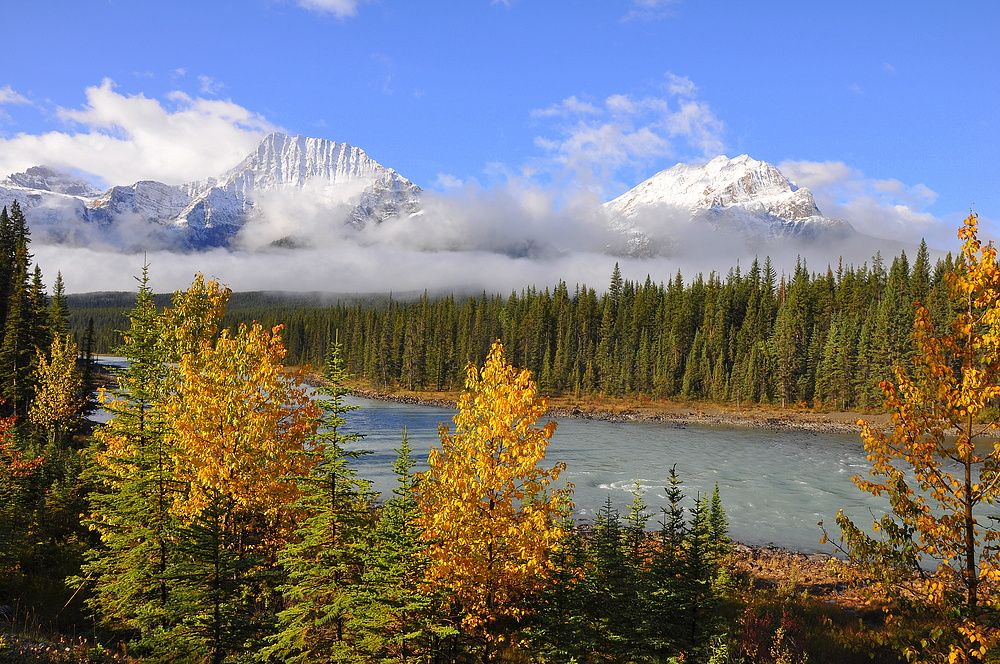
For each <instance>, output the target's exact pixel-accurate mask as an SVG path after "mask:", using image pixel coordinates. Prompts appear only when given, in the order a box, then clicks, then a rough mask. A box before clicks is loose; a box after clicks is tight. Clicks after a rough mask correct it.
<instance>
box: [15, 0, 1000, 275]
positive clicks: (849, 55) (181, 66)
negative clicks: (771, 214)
mask: <svg viewBox="0 0 1000 664" xmlns="http://www.w3.org/2000/svg"><path fill="white" fill-rule="evenodd" d="M0 17H2V18H3V19H4V20H3V23H4V25H6V26H8V29H7V30H5V32H4V39H3V42H4V51H5V53H6V54H7V56H6V58H5V66H4V68H3V70H2V72H0V176H3V175H6V174H9V173H13V172H17V171H21V170H24V169H25V168H27V167H29V166H32V165H37V164H43V163H44V164H49V165H54V166H63V167H72V168H76V169H79V170H81V171H83V172H85V173H86V174H88V177H90V178H91V179H92V180H93V181H94V182H95V183H97V184H101V185H105V186H106V185H111V184H130V183H132V182H134V181H137V180H140V179H155V180H160V181H163V182H168V183H178V184H179V183H182V182H186V181H191V180H196V179H201V178H204V177H208V176H212V175H218V174H219V173H221V172H223V171H225V170H226V169H228V168H230V167H232V166H233V165H234V164H235V163H237V162H238V161H239V160H240V159H241V158H242V157H243V156H245V155H246V154H247V153H248V152H250V150H252V149H253V147H254V146H255V145H256V144H257V142H258V141H259V140H260V139H261V137H263V136H264V135H265V134H266V133H268V132H270V131H274V130H280V131H285V132H287V133H290V134H303V135H306V136H312V137H319V138H326V139H330V140H334V141H340V142H346V143H349V144H351V145H354V146H357V147H360V148H362V149H364V150H365V151H366V152H367V153H368V155H369V156H371V157H372V158H373V159H375V160H376V161H378V162H379V163H381V164H383V165H384V166H387V167H389V168H392V169H394V170H396V171H397V172H399V173H400V174H402V175H403V176H404V177H407V178H409V179H410V180H412V181H413V182H415V183H416V184H418V185H419V186H420V187H422V188H424V189H425V190H427V191H429V192H431V194H430V195H431V196H434V195H437V194H440V195H441V196H452V197H454V199H456V200H474V201H475V202H476V204H475V205H472V206H471V207H470V209H475V210H477V211H478V212H480V213H481V212H482V211H483V210H494V211H495V210H497V209H500V210H501V211H504V212H505V214H506V213H509V217H510V218H513V219H515V220H518V219H520V220H521V222H514V223H512V228H514V229H515V230H516V229H518V228H521V226H523V223H527V222H524V220H525V219H528V220H530V223H531V224H535V225H538V224H547V225H548V228H547V230H546V233H547V234H548V235H551V236H558V235H559V234H560V233H563V234H572V233H575V232H577V229H576V227H574V226H573V225H572V224H571V223H570V222H568V221H567V219H568V218H569V217H570V216H572V211H573V210H575V209H577V206H579V205H581V201H590V202H603V201H607V200H610V199H612V198H614V197H616V196H618V195H620V194H622V193H624V192H625V191H627V190H628V189H629V188H631V187H633V186H635V185H636V184H638V183H640V182H641V181H643V180H644V179H646V178H648V177H650V176H652V175H653V174H655V173H656V172H658V171H660V170H662V169H665V168H669V167H670V166H672V165H674V164H676V163H678V162H686V163H704V162H706V161H708V160H709V159H711V158H712V157H715V156H717V155H720V154H725V155H728V156H730V157H733V156H736V155H739V154H743V153H746V154H749V155H750V156H751V157H753V158H755V159H758V160H762V161H767V162H770V163H773V164H775V165H777V166H778V167H779V168H780V169H781V170H782V172H784V173H785V174H786V175H787V176H788V177H790V178H791V179H792V180H793V181H794V182H796V184H798V185H800V186H808V187H809V188H810V189H811V190H812V191H813V193H814V195H815V197H816V200H817V203H818V205H819V207H820V209H821V210H822V212H823V213H824V214H826V215H827V216H834V217H840V218H844V219H847V220H848V221H849V222H851V223H852V224H853V225H854V226H855V228H857V229H858V230H860V231H862V232H864V233H868V234H870V235H873V236H876V237H883V238H891V239H898V240H904V241H907V242H918V241H919V239H920V238H921V237H926V238H927V239H928V242H929V243H930V244H931V245H932V246H935V247H941V248H944V249H949V248H954V246H957V243H956V241H955V240H954V234H955V229H956V228H957V226H958V225H959V223H960V222H961V220H962V219H963V218H964V217H965V216H967V215H968V213H969V211H970V210H974V211H976V212H977V213H978V214H979V215H980V219H981V222H982V227H983V232H984V234H985V235H986V237H995V236H996V235H997V228H998V227H997V223H998V222H1000V188H998V186H997V183H998V182H1000V160H998V158H997V154H996V152H997V148H998V146H1000V114H998V113H997V108H998V107H1000V40H997V39H996V32H997V29H998V28H1000V3H996V2H991V1H985V0H984V1H981V2H953V3H938V2H922V1H916V2H914V1H913V0H909V1H905V2H903V1H900V2H897V1H894V0H888V1H883V2H870V1H869V2H863V3H862V2H854V1H851V0H844V1H841V2H837V3H812V2H801V1H798V2H791V1H788V2H785V1H781V0H775V1H772V2H767V3H746V2H735V1H728V0H726V1H723V0H572V1H569V0H460V1H447V2H443V1H434V0H428V1H427V2H419V3H418V2H399V1H393V0H238V1H237V0H213V1H212V2H204V1H203V0H200V1H198V2H194V1H189V0H174V1H173V2H170V3H150V2H144V1H140V0H34V1H33V2H18V3H5V6H4V8H3V9H2V10H0ZM497 201H501V202H502V204H501V205H499V208H498V207H497V204H496V203H497ZM470 214H471V213H470ZM483 223H486V222H483ZM489 223H492V224H494V226H491V227H490V228H491V229H495V228H500V227H502V226H503V225H504V223H505V222H504V220H503V219H502V218H498V219H496V220H494V221H492V222H489ZM519 224H520V225H519ZM491 232H492V231H491ZM506 232H510V230H509V229H508V230H507V231H506ZM480 248H481V247H480ZM471 249H473V250H475V249H477V247H471ZM35 250H36V256H38V257H39V258H38V260H39V261H41V257H43V256H44V257H45V258H46V259H47V260H51V261H53V262H65V263H66V264H67V267H66V269H65V270H64V272H69V273H71V274H73V275H74V276H76V277H77V286H76V287H74V286H73V283H72V281H71V278H70V277H67V283H68V284H69V288H70V290H80V289H96V288H95V284H97V285H98V286H99V285H100V283H99V281H98V279H103V280H104V282H105V283H106V284H107V285H108V286H109V287H110V286H112V285H115V284H117V285H120V286H121V287H123V288H130V287H131V283H132V282H131V281H130V280H125V283H121V282H122V280H123V279H122V276H121V274H119V273H115V274H114V275H113V274H112V273H111V272H110V271H109V272H108V273H107V274H105V273H104V272H103V271H102V269H103V268H105V267H106V266H105V265H96V264H95V261H96V262H98V263H99V262H100V260H99V259H97V258H95V257H94V256H93V255H90V254H87V253H86V252H85V251H82V250H81V251H80V252H77V253H76V254H74V255H72V256H70V255H68V254H66V253H60V251H58V250H57V249H56V248H40V247H36V248H35ZM393 251H400V248H399V247H395V248H393V249H392V250H391V251H390V249H386V248H384V247H383V248H380V249H379V251H378V252H377V253H372V254H370V255H367V256H348V257H344V256H339V257H338V260H340V258H344V259H345V260H347V261H348V262H351V261H353V267H352V268H350V269H348V268H347V267H343V269H342V270H341V271H340V272H322V271H319V270H318V269H317V271H316V272H315V273H314V274H311V275H308V276H309V278H303V277H302V276H301V275H299V277H288V279H291V280H292V281H297V282H298V283H299V284H300V285H302V286H304V287H310V288H311V287H313V286H317V287H318V288H319V289H324V290H340V291H345V290H352V289H358V290H373V289H380V288H384V287H395V288H398V287H401V286H403V285H409V286H415V287H417V288H419V287H421V286H422V285H424V284H421V280H420V279H414V278H413V271H415V272H417V273H421V272H427V273H428V274H427V279H426V280H425V282H426V285H424V287H431V288H433V287H442V288H443V287H445V286H446V285H447V284H448V283H450V282H451V283H457V282H463V283H466V285H468V286H470V287H478V286H480V285H483V287H486V286H494V284H495V287H496V288H501V287H507V286H508V285H510V284H517V283H518V281H519V280H520V281H521V282H523V281H524V280H525V279H528V278H531V279H537V280H540V281H541V282H543V283H554V282H555V280H556V279H557V278H565V279H567V280H570V281H572V279H573V278H574V277H577V278H582V279H589V280H590V281H591V282H593V281H594V280H598V279H599V280H600V281H604V280H605V278H606V275H608V274H610V266H609V264H608V260H610V259H601V260H597V259H596V258H595V257H594V256H591V257H590V258H588V257H586V256H583V255H574V256H567V255H564V254H560V255H558V256H556V257H555V258H552V259H551V260H550V261H549V262H550V264H551V265H550V266H549V267H550V268H551V269H543V267H542V266H538V265H528V264H526V263H524V262H521V263H518V262H516V261H513V260H512V259H510V260H507V261H506V262H505V261H504V260H503V259H500V258H496V261H498V263H497V264H496V265H492V263H491V270H493V271H496V272H503V273H510V272H513V273H514V274H507V275H506V276H505V279H503V280H494V281H491V282H487V281H486V280H483V279H477V278H475V275H468V274H466V273H464V272H463V271H462V269H458V268H456V269H450V270H447V275H445V274H443V273H444V272H445V271H444V270H438V271H437V272H434V274H431V272H432V270H431V269H430V268H429V267H427V265H426V261H422V260H421V257H420V256H413V255H406V256H402V257H401V256H393V255H390V254H391V253H392V252H393ZM425 253H426V252H425ZM201 258H202V259H203V260H202V262H206V263H208V264H207V265H204V266H198V269H200V270H203V271H205V272H209V273H211V272H213V271H214V270H216V269H217V268H218V269H219V270H221V271H223V272H226V271H227V270H229V271H230V273H231V274H233V275H234V278H235V279H236V280H237V282H238V283H235V284H233V285H234V287H236V288H237V289H238V290H249V289H251V288H258V287H268V286H273V287H276V288H277V287H282V286H283V285H284V284H285V283H286V281H285V280H284V279H285V278H284V277H283V278H281V279H279V278H278V277H275V280H274V282H273V283H268V282H267V281H266V280H265V279H263V278H262V277H260V273H261V270H260V269H258V268H255V269H252V270H244V271H241V270H240V269H238V268H237V267H235V265H236V264H237V263H240V260H239V259H240V257H238V256H237V257H234V256H231V255H221V254H220V255H217V256H216V255H212V256H209V255H205V256H202V257H201ZM316 258H317V260H319V261H320V262H322V260H321V259H320V257H318V256H317V257H316ZM424 258H426V256H424ZM454 258H456V261H457V260H458V257H457V256H456V257H454ZM461 259H462V260H463V261H467V262H466V263H462V265H466V264H468V261H471V265H477V264H478V265H482V264H483V259H482V256H479V255H477V254H475V252H474V251H473V252H472V253H470V252H468V251H466V252H465V253H464V254H462V256H461ZM116 260H117V259H116ZM493 260H494V259H493V258H492V257H490V258H489V260H487V261H485V262H486V263H490V261H493ZM74 261H75V262H74ZM250 261H251V259H249V258H246V259H245V260H244V261H243V264H244V266H246V265H249V264H250ZM379 261H390V262H391V263H392V264H393V265H395V266H406V268H407V269H408V270H411V272H410V274H409V276H408V277H406V278H402V277H400V278H399V279H396V280H387V279H383V280H379V279H378V278H377V277H378V275H380V274H382V273H383V272H384V267H380V266H379V264H377V262H379ZM136 262H137V261H135V260H134V259H132V260H129V261H126V263H129V266H128V268H129V269H131V270H132V273H133V274H134V273H135V272H136V271H137V268H136V267H135V264H136ZM162 262H168V261H167V259H163V261H162ZM175 263H176V265H175V266H174V268H175V269H176V272H177V274H174V273H172V272H170V270H167V269H166V266H164V270H163V273H164V285H166V286H167V287H169V288H175V287H178V286H177V284H176V283H175V282H176V281H177V280H178V279H180V278H181V276H180V274H181V272H182V271H184V270H189V269H190V268H192V267H194V266H195V264H196V263H197V260H196V259H185V260H183V261H175ZM611 263H612V264H613V261H611ZM456 264H457V263H456ZM230 265H231V267H229V268H227V266H230ZM301 265H302V261H301V260H294V259H290V258H286V259H284V263H283V264H282V265H281V266H280V267H278V266H275V267H274V274H275V275H278V274H285V273H286V272H287V273H289V274H294V273H295V271H296V270H297V269H298V270H301V269H302V268H301ZM139 266H140V267H141V263H140V264H139ZM628 267H629V269H630V270H632V272H633V276H634V277H635V278H643V277H644V275H645V272H647V271H650V269H651V268H652V267H656V268H657V269H660V268H663V269H664V270H667V269H669V268H670V267H671V266H666V265H663V266H660V265H657V266H650V265H640V264H629V266H628ZM98 268H102V269H98ZM43 269H46V268H45V266H44V265H43ZM400 269H402V268H400ZM560 269H564V270H566V271H567V273H566V274H559V276H557V274H558V270H560ZM192 271H193V270H192ZM283 271H284V272H283ZM480 271H481V270H480ZM168 273H169V274H168ZM152 274H153V275H154V278H155V277H156V275H157V269H156V264H155V262H154V265H153V270H152ZM254 274H256V275H257V276H256V277H255V278H251V276H250V275H254ZM463 274H465V276H463ZM98 275H99V276H98ZM359 275H366V278H367V279H368V281H366V280H365V279H362V278H361V277H360V276H359ZM223 276H225V275H223ZM348 276H350V277H352V278H346V277H348ZM383 276H384V275H383ZM626 276H629V275H628V273H626ZM654 278H655V276H654ZM661 278H663V279H665V278H669V273H668V274H667V275H665V276H661ZM331 280H338V281H339V283H336V284H331V283H330V281H331ZM154 287H155V284H154Z"/></svg>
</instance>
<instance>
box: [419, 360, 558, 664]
mask: <svg viewBox="0 0 1000 664" xmlns="http://www.w3.org/2000/svg"><path fill="white" fill-rule="evenodd" d="M545 409H546V400H545V399H544V398H541V397H539V396H538V394H537V388H536V386H535V382H534V381H533V380H532V378H531V372H530V371H528V370H518V369H516V368H515V367H513V366H511V365H510V364H508V363H507V361H506V359H505V358H504V352H503V346H501V345H500V342H496V343H494V344H493V347H492V348H491V350H490V353H489V356H488V357H487V359H486V363H485V364H484V366H483V368H482V369H481V370H480V369H477V368H476V367H475V366H473V365H471V364H470V365H469V367H468V369H467V373H466V381H465V392H464V393H463V394H462V396H461V398H460V399H459V403H458V414H457V415H455V417H454V423H455V428H454V431H452V430H451V429H450V427H448V426H447V425H441V427H440V435H441V447H440V448H432V449H431V451H430V454H429V456H428V464H429V465H430V469H429V470H428V471H426V472H425V473H424V474H423V475H422V476H421V478H420V483H419V485H418V487H417V501H418V504H419V506H420V512H421V515H420V517H419V518H418V519H417V524H418V525H419V526H420V527H422V528H423V529H424V533H423V534H424V538H425V540H426V541H427V542H428V543H429V545H430V547H429V556H430V564H429V567H428V574H427V584H426V585H427V588H428V590H429V591H431V592H436V591H440V592H442V593H445V594H446V595H448V596H450V597H451V598H453V600H454V602H455V604H456V606H457V609H458V611H459V612H460V617H458V619H457V623H458V624H457V625H456V627H458V628H459V629H461V630H463V631H465V632H466V633H468V634H470V635H472V637H473V638H474V639H476V640H477V641H478V642H479V644H480V646H481V655H482V661H483V662H490V661H494V656H495V655H496V653H497V651H498V648H499V647H500V646H503V645H506V644H510V643H511V642H512V641H514V640H515V639H516V637H515V635H516V633H517V631H518V625H519V623H520V621H521V619H522V618H524V617H525V616H526V615H528V614H529V613H530V611H531V608H530V604H529V602H528V600H529V598H531V597H532V596H533V595H535V594H536V593H538V592H539V591H540V590H541V589H542V588H543V587H544V586H545V583H546V581H547V579H548V578H549V576H550V575H551V573H552V571H553V564H552V561H551V560H550V555H551V552H552V550H553V548H554V547H556V546H557V544H558V542H559V541H560V539H561V538H562V536H563V530H562V527H561V525H560V522H559V516H560V514H561V511H562V509H563V508H564V506H565V504H566V502H567V501H568V499H569V496H570V491H571V488H562V489H556V488H553V487H552V484H553V483H554V482H555V481H556V480H557V479H558V477H559V474H560V473H561V472H562V471H563V469H564V468H565V464H563V463H557V464H555V465H554V466H552V467H551V468H548V469H546V468H542V467H540V465H539V464H540V463H541V462H542V461H543V460H544V458H545V448H546V446H547V444H548V441H549V438H551V436H552V434H553V433H554V431H555V427H556V425H555V422H548V423H547V424H545V425H544V426H541V427H539V426H536V422H537V421H538V419H539V418H540V417H541V416H542V415H543V414H544V413H545Z"/></svg>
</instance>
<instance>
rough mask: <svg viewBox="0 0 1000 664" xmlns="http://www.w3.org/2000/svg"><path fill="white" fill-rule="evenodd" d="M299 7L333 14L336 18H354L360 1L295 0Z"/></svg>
mask: <svg viewBox="0 0 1000 664" xmlns="http://www.w3.org/2000/svg"><path fill="white" fill-rule="evenodd" d="M296 2H297V3H298V5H299V6H300V7H304V8H305V9H310V10H313V11H318V12H323V13H327V14H333V15H334V16H337V17H338V18H345V17H347V16H356V15H357V13H358V5H359V4H361V0H296Z"/></svg>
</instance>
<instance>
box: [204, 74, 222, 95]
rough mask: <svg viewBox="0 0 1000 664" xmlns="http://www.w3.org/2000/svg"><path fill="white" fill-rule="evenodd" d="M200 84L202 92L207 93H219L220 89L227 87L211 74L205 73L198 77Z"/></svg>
mask: <svg viewBox="0 0 1000 664" xmlns="http://www.w3.org/2000/svg"><path fill="white" fill-rule="evenodd" d="M198 85H199V86H200V88H201V92H202V94H206V95H214V94H218V93H219V90H221V89H222V88H224V87H226V86H225V85H224V84H222V83H220V82H219V81H217V80H215V79H214V78H212V77H211V76H205V75H204V74H202V75H201V76H199V77H198Z"/></svg>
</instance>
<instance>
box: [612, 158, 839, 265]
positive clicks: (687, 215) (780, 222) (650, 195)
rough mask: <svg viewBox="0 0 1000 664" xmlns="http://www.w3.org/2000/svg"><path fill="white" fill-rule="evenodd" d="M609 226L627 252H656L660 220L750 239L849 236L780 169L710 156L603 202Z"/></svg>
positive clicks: (660, 242) (663, 240)
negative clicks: (703, 226)
mask: <svg viewBox="0 0 1000 664" xmlns="http://www.w3.org/2000/svg"><path fill="white" fill-rule="evenodd" d="M604 208H605V212H606V213H607V215H608V217H609V224H610V225H611V228H612V229H613V230H615V231H617V232H618V233H621V234H622V236H624V237H625V238H626V242H627V245H628V252H629V253H635V254H648V253H651V252H653V253H655V252H656V251H657V247H661V246H664V245H666V246H669V244H670V239H669V238H666V237H657V234H658V233H657V231H658V230H659V231H661V232H662V231H663V229H664V224H662V223H660V222H661V221H662V220H663V219H669V220H670V221H671V222H672V223H671V224H667V225H666V226H667V227H668V229H669V228H677V224H679V223H684V222H695V223H698V222H702V223H706V224H708V225H709V226H710V227H711V228H713V229H715V230H718V231H725V232H731V233H737V234H741V235H743V236H746V237H747V238H749V239H752V240H755V241H764V242H767V241H769V240H773V239H775V238H779V237H788V236H793V237H800V238H820V237H832V236H837V237H843V236H846V235H851V234H854V232H855V231H854V229H853V228H852V227H851V225H850V224H849V223H848V222H846V221H844V220H842V219H832V218H829V217H824V216H823V215H822V213H821V212H820V211H819V208H817V207H816V202H815V201H814V200H813V196H812V193H811V192H810V191H809V190H808V189H806V188H799V187H796V186H795V185H794V184H793V183H791V182H790V181H789V180H788V178H786V177H785V176H784V175H782V173H781V171H779V170H778V169H777V168H775V167H774V166H773V165H771V164H768V163H766V162H762V161H757V160H755V159H752V158H750V157H749V156H747V155H740V156H738V157H735V158H733V159H729V158H728V157H725V156H721V157H716V158H715V159H713V160H711V161H710V162H708V163H707V164H705V165H691V164H677V165H676V166H674V167H673V168H670V169H668V170H665V171H661V172H659V173H657V174H656V175H654V176H653V177H651V178H649V179H648V180H646V181H645V182H643V183H641V184H639V185H638V186H636V187H635V188H633V189H631V190H629V191H627V192H625V193H624V194H622V195H621V196H619V197H618V198H616V199H614V200H612V201H609V202H608V203H605V205H604Z"/></svg>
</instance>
